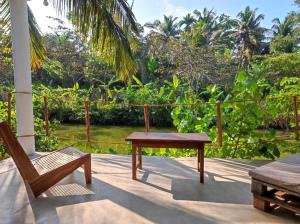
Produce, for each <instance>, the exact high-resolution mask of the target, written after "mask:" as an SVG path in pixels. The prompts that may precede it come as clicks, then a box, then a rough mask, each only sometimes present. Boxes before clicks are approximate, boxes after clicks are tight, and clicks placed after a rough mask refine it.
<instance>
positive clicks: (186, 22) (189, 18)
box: [179, 13, 196, 31]
mask: <svg viewBox="0 0 300 224" xmlns="http://www.w3.org/2000/svg"><path fill="white" fill-rule="evenodd" d="M195 22H196V19H195V18H194V17H193V15H192V14H191V13H188V14H187V15H186V16H184V17H183V18H182V20H181V21H180V22H179V26H180V27H181V26H184V31H190V30H191V27H192V25H193V24H194V23H195Z"/></svg>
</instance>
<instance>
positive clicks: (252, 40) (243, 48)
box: [231, 6, 267, 68]
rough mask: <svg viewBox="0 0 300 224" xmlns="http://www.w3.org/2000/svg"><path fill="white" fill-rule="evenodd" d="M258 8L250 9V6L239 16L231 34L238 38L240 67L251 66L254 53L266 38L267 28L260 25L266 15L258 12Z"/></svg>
mask: <svg viewBox="0 0 300 224" xmlns="http://www.w3.org/2000/svg"><path fill="white" fill-rule="evenodd" d="M257 10H258V9H254V10H252V9H250V7H249V6H247V7H246V9H245V10H244V11H242V12H240V13H239V14H238V15H237V17H238V19H237V21H236V24H235V27H234V30H233V31H231V34H232V35H233V36H234V37H235V38H236V40H237V46H236V48H237V50H238V54H239V65H240V67H244V68H249V64H250V62H251V59H252V56H253V53H254V51H255V50H256V49H258V48H259V46H260V45H261V43H262V41H263V40H264V38H265V36H264V34H265V32H266V31H267V29H266V28H263V27H261V26H260V23H261V21H262V20H263V19H264V15H262V14H258V15H257Z"/></svg>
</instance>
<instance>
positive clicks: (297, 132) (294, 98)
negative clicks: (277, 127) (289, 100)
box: [293, 96, 299, 140]
mask: <svg viewBox="0 0 300 224" xmlns="http://www.w3.org/2000/svg"><path fill="white" fill-rule="evenodd" d="M293 101H294V115H295V139H296V140H299V114H298V96H294V97H293Z"/></svg>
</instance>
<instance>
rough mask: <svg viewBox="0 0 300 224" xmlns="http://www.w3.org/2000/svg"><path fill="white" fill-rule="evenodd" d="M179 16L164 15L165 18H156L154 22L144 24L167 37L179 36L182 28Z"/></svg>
mask: <svg viewBox="0 0 300 224" xmlns="http://www.w3.org/2000/svg"><path fill="white" fill-rule="evenodd" d="M177 19H178V18H177V17H173V16H166V15H164V20H163V21H160V20H155V21H154V22H153V23H146V24H145V25H144V26H145V27H147V28H150V29H152V30H153V31H154V32H156V33H158V34H160V35H162V36H163V37H165V38H178V37H179V33H180V29H179V24H178V23H177V22H176V20H177Z"/></svg>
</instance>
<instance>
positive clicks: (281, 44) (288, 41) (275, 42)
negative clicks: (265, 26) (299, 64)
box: [270, 36, 298, 53]
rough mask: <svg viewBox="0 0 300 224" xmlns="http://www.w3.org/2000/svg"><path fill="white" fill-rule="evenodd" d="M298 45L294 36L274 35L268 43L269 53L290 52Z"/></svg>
mask: <svg viewBox="0 0 300 224" xmlns="http://www.w3.org/2000/svg"><path fill="white" fill-rule="evenodd" d="M297 45H298V41H297V38H296V37H293V36H285V37H284V36H276V37H274V38H273V39H272V41H271V43H270V51H271V53H292V52H293V51H294V50H295V49H296V48H297Z"/></svg>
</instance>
